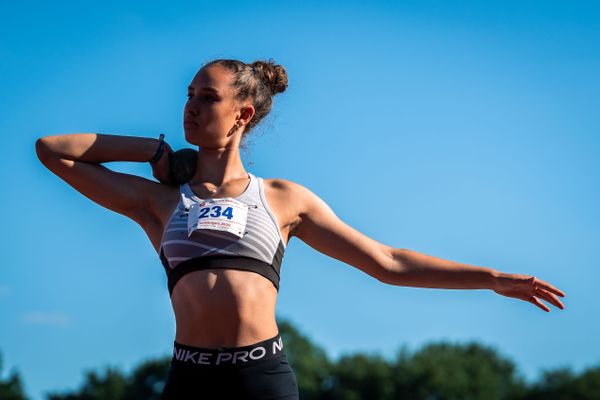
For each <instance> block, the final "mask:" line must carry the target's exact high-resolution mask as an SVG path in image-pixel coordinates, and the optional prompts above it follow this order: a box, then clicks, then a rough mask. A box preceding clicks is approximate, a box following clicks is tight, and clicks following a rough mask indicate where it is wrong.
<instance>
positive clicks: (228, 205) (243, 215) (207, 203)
mask: <svg viewBox="0 0 600 400" xmlns="http://www.w3.org/2000/svg"><path fill="white" fill-rule="evenodd" d="M247 219H248V205H247V204H245V203H242V202H241V201H237V200H235V199H232V198H224V199H205V200H202V201H200V202H193V203H191V204H190V205H189V214H188V220H187V227H188V237H190V236H191V235H192V232H194V231H195V230H196V229H210V230H214V231H222V232H228V233H231V234H233V235H235V236H237V237H240V238H241V237H242V236H244V230H245V229H246V220H247Z"/></svg>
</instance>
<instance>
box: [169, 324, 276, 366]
mask: <svg viewBox="0 0 600 400" xmlns="http://www.w3.org/2000/svg"><path fill="white" fill-rule="evenodd" d="M282 353H283V340H282V338H281V334H280V333H279V332H278V333H277V335H275V336H274V337H272V338H270V339H266V340H263V341H261V342H257V343H254V344H251V345H247V346H240V347H225V346H221V347H218V348H216V349H209V348H204V347H195V346H189V345H186V344H182V343H178V342H177V341H174V342H173V358H172V359H171V363H172V364H177V365H190V366H196V367H224V366H230V367H244V366H250V365H254V364H258V363H261V362H263V361H266V360H269V359H271V358H275V357H278V356H280V355H281V354H282Z"/></svg>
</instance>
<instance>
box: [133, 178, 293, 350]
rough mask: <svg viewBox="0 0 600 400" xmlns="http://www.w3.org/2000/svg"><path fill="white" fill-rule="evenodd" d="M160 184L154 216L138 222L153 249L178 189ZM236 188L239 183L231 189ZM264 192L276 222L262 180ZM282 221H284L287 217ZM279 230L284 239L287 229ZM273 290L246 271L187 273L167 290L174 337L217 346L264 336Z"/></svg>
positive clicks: (271, 324)
mask: <svg viewBox="0 0 600 400" xmlns="http://www.w3.org/2000/svg"><path fill="white" fill-rule="evenodd" d="M265 181H266V180H265ZM161 186H164V190H165V193H164V199H165V200H163V201H160V202H159V204H160V203H162V204H160V206H159V207H160V210H157V212H156V214H157V215H159V217H158V218H155V219H153V220H152V221H148V223H147V224H145V226H143V228H144V230H145V231H146V234H147V235H148V237H149V239H150V241H151V242H152V244H153V246H154V248H155V250H156V251H157V253H158V249H159V246H160V240H161V238H162V232H163V230H164V226H165V224H166V223H167V220H168V218H169V217H170V215H171V212H172V211H173V210H174V208H175V206H176V205H177V203H178V201H179V190H178V188H173V187H169V186H166V185H161ZM242 190H243V187H241V189H239V190H237V192H241V191H242ZM265 195H266V197H267V202H268V203H269V207H270V208H271V211H273V213H274V214H275V216H276V218H277V220H278V222H279V223H280V224H281V223H282V219H285V218H286V217H285V216H282V215H281V212H280V210H279V209H278V208H279V207H278V205H277V203H276V202H275V201H273V200H271V199H270V198H269V195H271V196H273V193H272V192H271V191H269V190H267V187H266V184H265ZM222 197H226V196H224V195H222ZM271 203H273V204H271ZM283 222H284V224H283V225H284V226H286V225H287V222H286V221H283ZM280 229H281V228H280ZM281 232H282V236H283V235H285V236H283V237H284V240H286V241H287V233H288V232H287V231H285V230H281ZM165 290H167V289H166V287H165ZM277 293H278V292H277V289H276V288H275V286H274V285H273V283H272V282H271V281H270V280H268V279H267V278H265V277H264V276H262V275H260V274H258V273H256V272H252V271H242V270H235V269H221V268H219V269H207V270H199V271H193V272H190V273H187V274H186V275H184V276H183V277H182V278H181V279H179V281H178V282H177V284H176V285H175V287H174V288H173V293H172V294H171V304H172V306H173V312H174V314H175V323H176V334H175V341H177V342H178V343H181V344H187V345H190V346H196V347H204V348H218V347H223V346H224V347H239V346H247V345H250V344H254V343H257V342H260V341H263V340H266V339H270V338H272V337H274V336H275V335H277V333H278V327H277V323H276V320H275V306H276V302H277Z"/></svg>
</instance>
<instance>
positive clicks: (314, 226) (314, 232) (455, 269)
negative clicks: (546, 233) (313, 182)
mask: <svg viewBox="0 0 600 400" xmlns="http://www.w3.org/2000/svg"><path fill="white" fill-rule="evenodd" d="M288 186H289V187H290V191H291V192H292V193H293V196H290V199H294V200H295V202H296V203H297V204H298V207H299V211H298V215H299V219H300V222H299V223H298V224H297V225H296V227H295V228H294V229H293V230H292V231H291V233H290V235H293V236H297V237H298V238H300V239H301V240H302V241H304V242H305V243H307V244H308V245H309V246H311V247H313V248H314V249H316V250H318V251H320V252H322V253H324V254H327V255H329V256H331V257H333V258H336V259H338V260H340V261H343V262H345V263H347V264H349V265H352V266H354V267H356V268H358V269H360V270H362V271H363V272H365V273H367V274H369V275H371V276H373V277H374V278H376V279H378V280H379V281H381V282H383V283H387V284H390V285H398V286H415V287H426V288H446V289H490V290H494V291H495V292H496V293H498V294H501V295H503V296H507V297H514V298H518V299H521V300H524V301H528V302H530V303H532V304H534V305H536V306H538V307H540V308H541V309H542V310H544V311H549V310H550V309H549V308H548V307H547V306H546V305H545V304H543V303H542V302H541V301H540V300H539V299H538V298H537V297H540V298H542V299H544V300H546V301H548V302H550V303H551V304H553V305H555V306H557V307H559V308H564V306H563V304H562V303H561V302H560V300H558V298H557V297H556V295H559V296H563V297H564V293H563V292H562V291H561V290H559V289H557V288H556V287H554V286H552V285H550V284H549V283H547V282H544V281H542V280H541V279H538V278H536V277H533V276H530V275H521V274H508V273H503V272H500V271H497V270H494V269H491V268H486V267H479V266H474V265H468V264H462V263H457V262H453V261H449V260H444V259H442V258H438V257H433V256H429V255H426V254H422V253H418V252H416V251H412V250H407V249H399V248H393V247H390V246H386V245H384V244H382V243H379V242H377V241H375V240H373V239H371V238H369V237H368V236H366V235H364V234H362V233H361V232H359V231H357V230H356V229H354V228H352V227H350V226H349V225H347V224H345V223H344V222H343V221H341V220H340V219H339V218H338V217H337V216H336V215H335V213H334V212H333V211H332V210H331V208H330V207H329V206H328V205H327V204H326V203H325V202H324V201H323V200H321V199H320V198H319V197H318V196H317V195H315V194H314V193H312V192H311V191H310V190H308V189H307V188H305V187H303V186H302V185H298V184H295V183H293V182H289V181H288Z"/></svg>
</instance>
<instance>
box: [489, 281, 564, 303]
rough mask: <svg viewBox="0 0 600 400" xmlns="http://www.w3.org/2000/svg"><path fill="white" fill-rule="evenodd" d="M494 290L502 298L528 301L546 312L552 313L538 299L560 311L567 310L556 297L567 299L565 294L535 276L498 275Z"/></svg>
mask: <svg viewBox="0 0 600 400" xmlns="http://www.w3.org/2000/svg"><path fill="white" fill-rule="evenodd" d="M493 290H494V292H496V293H498V294H501V295H502V296H506V297H514V298H515V299H520V300H524V301H527V302H529V303H531V304H534V305H536V306H538V307H539V308H541V309H542V310H544V311H546V312H550V308H548V306H546V305H545V304H544V303H542V302H541V301H540V300H539V299H538V297H539V298H541V299H544V300H546V301H547V302H549V303H551V304H554V305H555V306H556V307H558V308H560V309H564V308H565V306H564V305H563V304H562V303H561V302H560V300H559V299H558V297H556V295H559V296H561V297H565V294H564V293H563V292H562V291H561V290H560V289H558V288H556V287H554V286H552V285H551V284H549V283H547V282H544V281H543V280H541V279H538V278H536V277H535V276H531V275H521V274H506V273H498V276H497V279H496V285H495V287H494V288H493Z"/></svg>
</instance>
